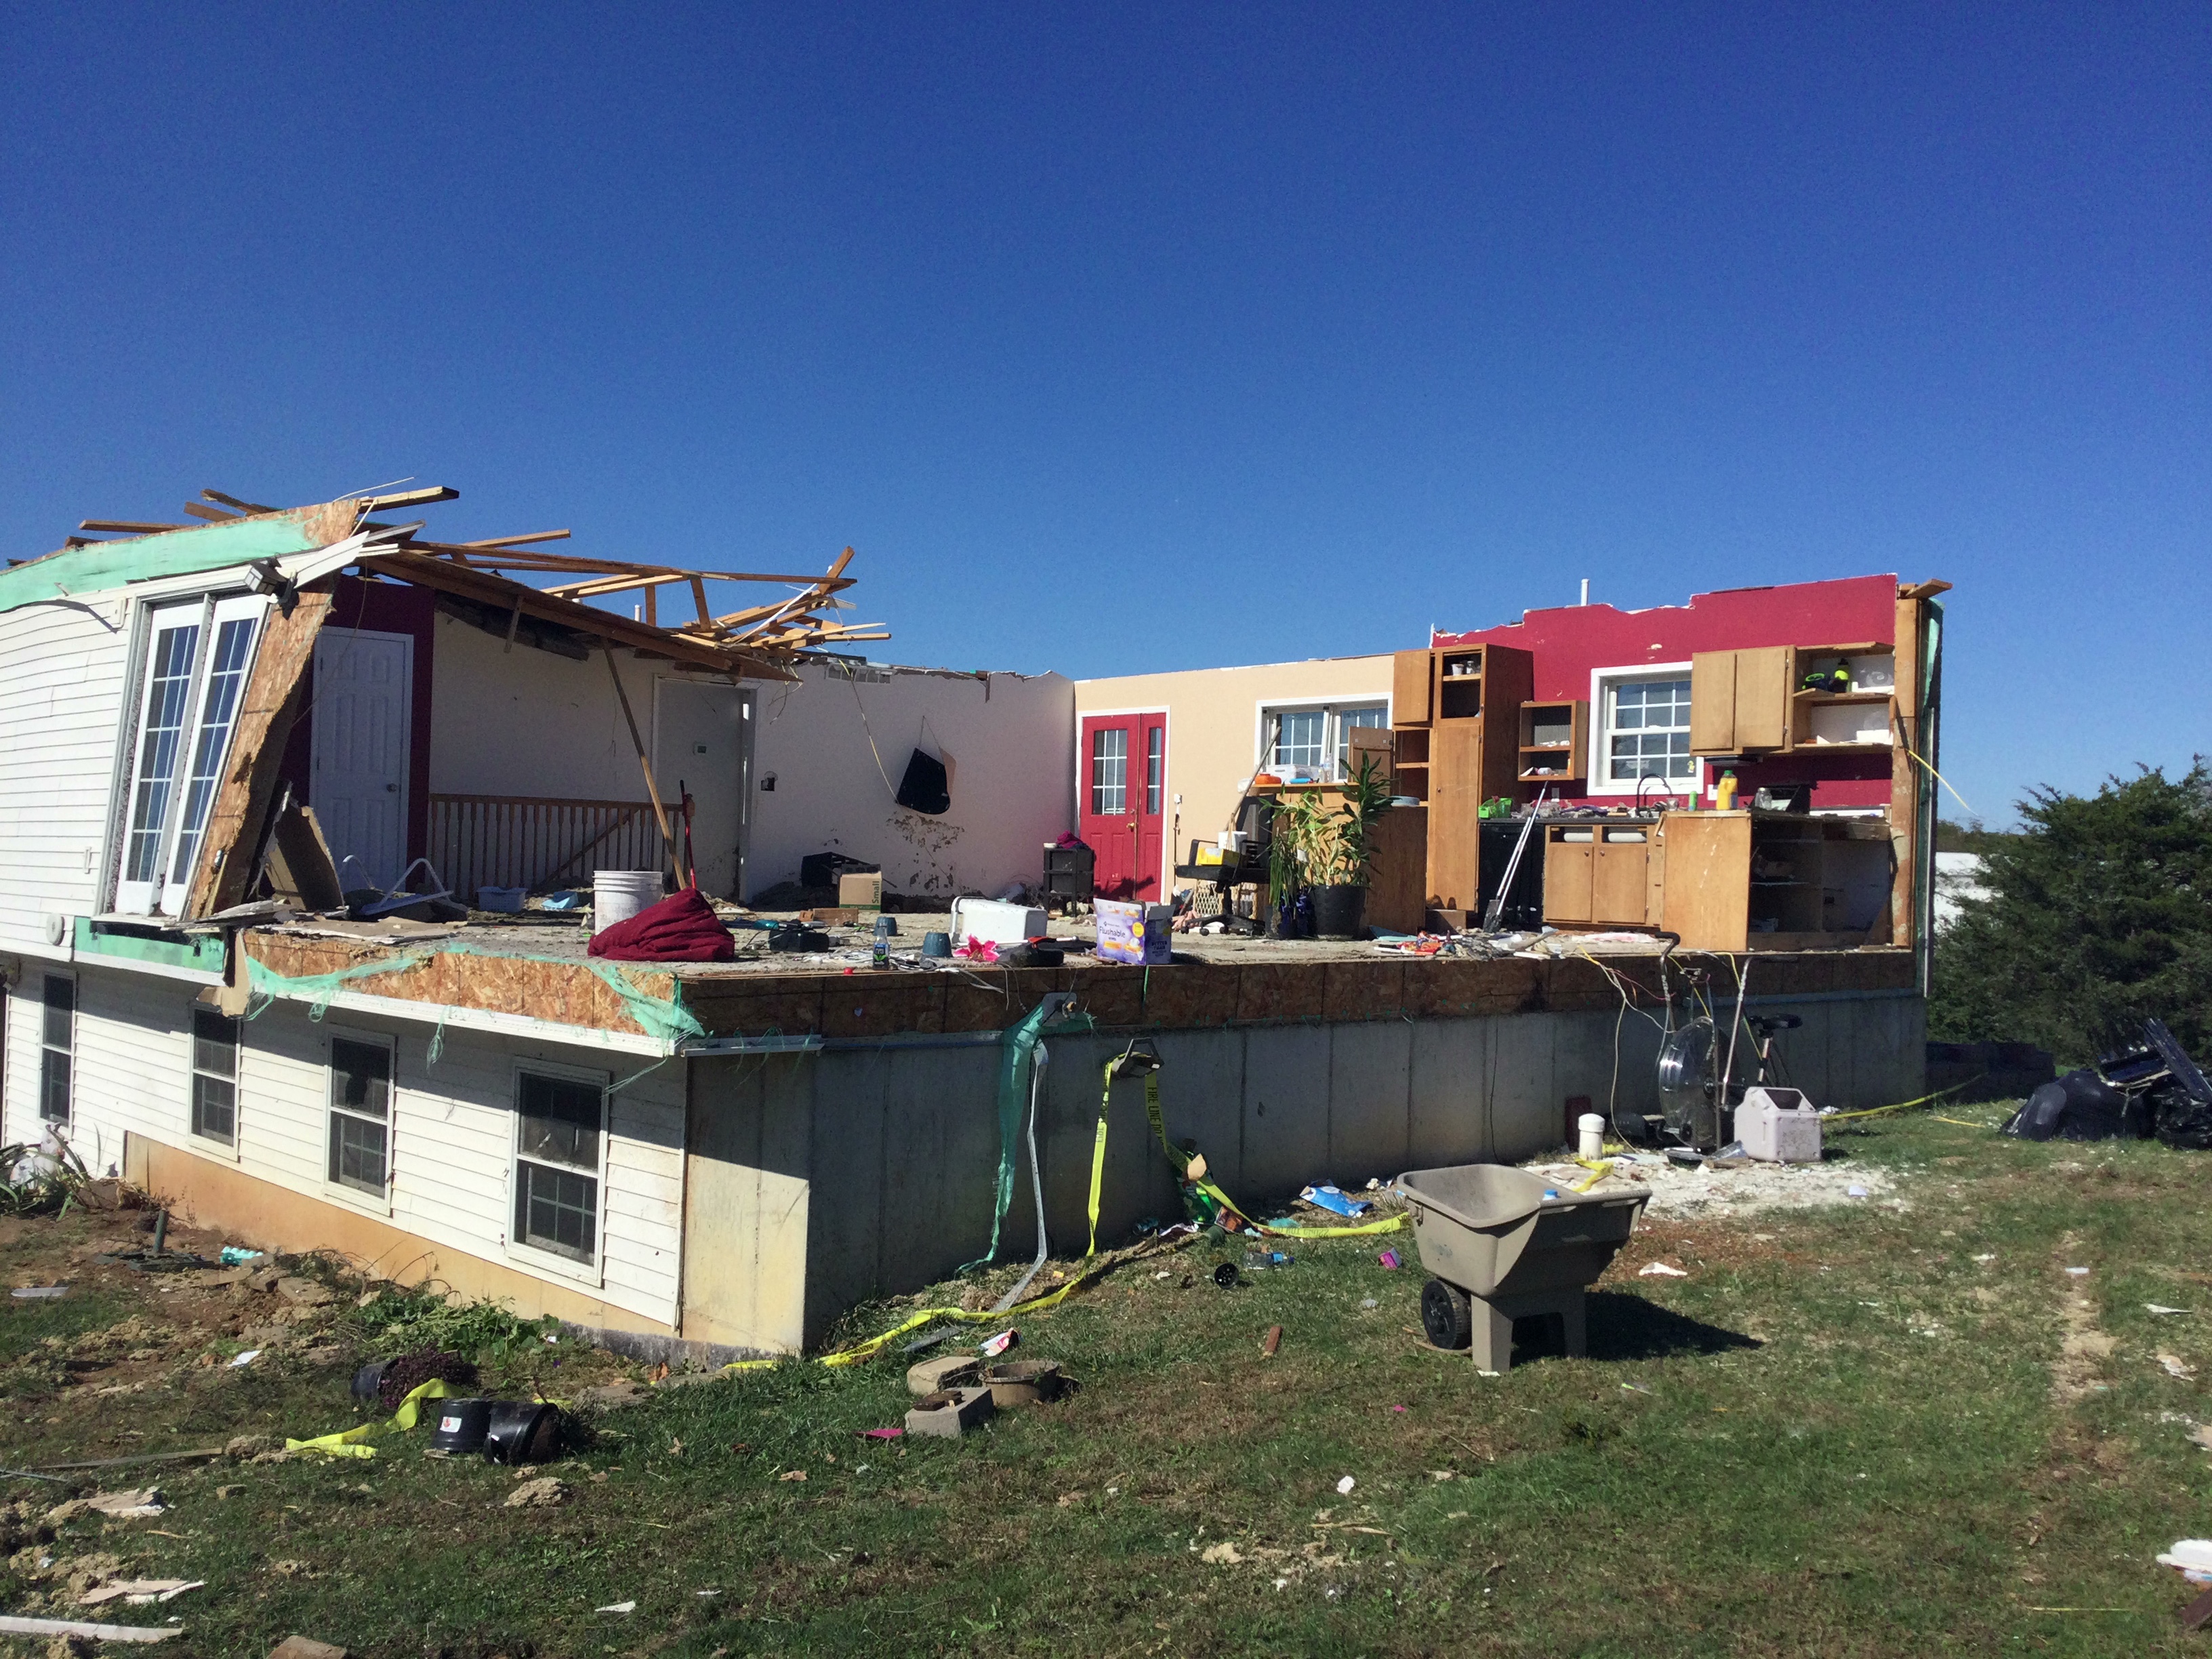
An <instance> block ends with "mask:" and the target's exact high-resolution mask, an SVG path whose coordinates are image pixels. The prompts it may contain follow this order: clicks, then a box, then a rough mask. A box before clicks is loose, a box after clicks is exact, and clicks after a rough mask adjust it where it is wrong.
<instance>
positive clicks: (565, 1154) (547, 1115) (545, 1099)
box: [514, 1071, 607, 1262]
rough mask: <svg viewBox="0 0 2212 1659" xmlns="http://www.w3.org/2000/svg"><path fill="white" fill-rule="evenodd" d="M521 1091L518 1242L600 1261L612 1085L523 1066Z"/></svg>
mask: <svg viewBox="0 0 2212 1659" xmlns="http://www.w3.org/2000/svg"><path fill="white" fill-rule="evenodd" d="M516 1094H517V1100H516V1103H515V1108H516V1109H515V1115H516V1119H517V1127H516V1141H515V1159H514V1237H515V1242H516V1243H521V1244H527V1245H529V1246H530V1247H531V1248H532V1249H539V1250H550V1251H551V1252H552V1253H553V1254H554V1255H565V1256H567V1257H568V1258H569V1260H571V1261H582V1262H592V1261H597V1260H598V1259H599V1158H600V1153H601V1149H602V1148H603V1146H605V1140H606V1136H605V1115H606V1100H607V1091H606V1086H605V1084H603V1083H599V1082H586V1081H585V1080H583V1079H579V1078H574V1077H556V1076H552V1075H550V1074H548V1073H543V1072H532V1071H525V1072H522V1073H520V1074H519V1075H518V1077H517V1079H516Z"/></svg>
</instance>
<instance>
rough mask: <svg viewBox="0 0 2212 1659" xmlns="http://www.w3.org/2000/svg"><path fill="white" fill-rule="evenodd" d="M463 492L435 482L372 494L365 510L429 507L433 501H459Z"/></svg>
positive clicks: (379, 510) (364, 506)
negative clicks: (393, 492) (426, 487)
mask: <svg viewBox="0 0 2212 1659" xmlns="http://www.w3.org/2000/svg"><path fill="white" fill-rule="evenodd" d="M460 499H461V492H460V491H459V490H458V489H447V488H446V487H445V486H444V485H442V484H435V485H433V486H431V487H430V488H429V489H402V490H399V491H398V492H397V493H395V494H393V495H371V496H370V497H369V498H368V500H367V501H363V502H362V507H363V509H364V510H366V511H368V512H370V513H383V512H386V511H388V510H389V509H391V508H392V507H428V506H429V505H430V503H431V502H433V501H459V500H460Z"/></svg>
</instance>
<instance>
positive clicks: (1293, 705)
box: [1252, 694, 1390, 783]
mask: <svg viewBox="0 0 2212 1659" xmlns="http://www.w3.org/2000/svg"><path fill="white" fill-rule="evenodd" d="M1257 708H1258V720H1257V722H1256V724H1255V730H1254V735H1253V743H1252V753H1253V762H1254V764H1255V766H1256V767H1257V768H1258V769H1261V771H1273V770H1274V769H1275V766H1274V743H1273V727H1274V724H1275V721H1276V720H1278V719H1279V718H1280V717H1281V716H1282V715H1285V714H1319V715H1320V716H1321V717H1322V727H1321V752H1322V763H1321V766H1320V768H1319V771H1320V773H1321V781H1322V782H1323V783H1341V782H1342V781H1344V763H1343V759H1342V757H1343V755H1344V746H1345V743H1346V738H1345V733H1346V731H1348V730H1349V729H1350V728H1349V727H1348V726H1346V722H1345V719H1344V717H1345V716H1346V714H1355V713H1360V712H1364V711H1365V710H1367V709H1370V708H1372V709H1377V710H1380V711H1381V713H1382V715H1383V723H1382V727H1381V729H1382V730H1383V731H1385V732H1387V731H1389V729H1390V699H1389V697H1388V696H1383V695H1379V694H1377V695H1370V696H1344V697H1329V698H1326V699H1316V698H1313V697H1284V698H1278V699H1267V698H1263V699H1261V702H1259V704H1258V705H1257Z"/></svg>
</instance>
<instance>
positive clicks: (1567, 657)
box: [1431, 575, 1897, 806]
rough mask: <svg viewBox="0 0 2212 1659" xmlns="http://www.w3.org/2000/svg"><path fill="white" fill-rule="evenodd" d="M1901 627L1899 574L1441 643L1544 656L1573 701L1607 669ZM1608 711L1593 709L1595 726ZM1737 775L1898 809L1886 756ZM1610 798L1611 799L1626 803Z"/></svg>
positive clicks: (1788, 762) (1582, 610)
mask: <svg viewBox="0 0 2212 1659" xmlns="http://www.w3.org/2000/svg"><path fill="white" fill-rule="evenodd" d="M1896 630H1897V578H1896V577H1895V576H1893V575H1891V576H1849V577H1845V578H1844V579H1843V580H1839V581H1826V582H1791V583H1788V584H1786V585H1784V586H1778V587H1735V588H1729V589H1726V590H1724V591H1723V592H1717V593H1695V594H1692V596H1691V598H1690V602H1689V603H1688V604H1687V605H1656V606H1654V607H1653V608H1652V609H1650V610H1649V611H1618V610H1615V609H1614V608H1613V606H1612V605H1563V606H1560V607H1558V608H1557V609H1554V610H1549V611H1528V612H1526V613H1524V614H1523V616H1522V620H1521V621H1519V622H1517V623H1505V624H1504V625H1503V626H1501V627H1498V628H1484V629H1474V630H1472V631H1470V632H1468V633H1464V634H1447V633H1441V632H1440V633H1438V634H1437V635H1435V637H1434V639H1433V640H1432V641H1431V643H1433V644H1436V645H1441V646H1452V645H1504V646H1511V647H1516V649H1519V650H1522V651H1526V652H1528V653H1530V655H1531V657H1532V658H1533V659H1534V664H1535V680H1536V690H1535V695H1536V696H1537V697H1538V698H1540V699H1546V700H1550V699H1558V700H1562V701H1564V700H1565V699H1567V698H1570V697H1587V696H1589V694H1590V676H1591V674H1592V673H1594V672H1595V671H1598V670H1600V669H1623V668H1630V669H1632V668H1639V667H1641V666H1643V665H1644V664H1646V663H1661V662H1687V661H1688V660H1689V659H1690V658H1691V657H1692V654H1694V653H1697V652H1699V651H1729V650H1738V649H1742V648H1746V647H1753V646H1762V645H1808V646H1822V645H1857V644H1869V643H1882V644H1887V643H1889V642H1890V641H1892V640H1893V638H1894V636H1895V634H1896ZM1598 714H1599V711H1598V710H1597V709H1595V708H1593V709H1591V711H1590V719H1591V722H1592V725H1593V726H1595V723H1596V720H1597V719H1598ZM1735 775H1736V781H1737V782H1738V783H1739V784H1740V785H1741V787H1742V789H1743V792H1744V793H1745V794H1746V795H1748V794H1749V793H1751V792H1752V791H1753V789H1755V788H1757V787H1759V785H1761V784H1766V785H1769V786H1772V785H1777V784H1795V783H1809V784H1811V785H1812V786H1813V803H1812V804H1813V805H1815V806H1886V805H1888V804H1889V790H1890V765H1889V761H1888V759H1887V757H1883V756H1881V755H1826V756H1824V755H1809V754H1798V755H1782V756H1778V757H1775V758H1774V759H1772V760H1767V761H1758V762H1752V763H1747V764H1745V765H1742V766H1740V767H1737V768H1735ZM1710 782H1711V780H1710V779H1709V780H1708V784H1710ZM1529 787H1530V788H1531V789H1533V788H1534V786H1533V785H1531V786H1529ZM1600 799H1603V800H1605V801H1607V802H1611V801H1613V800H1617V799H1618V797H1613V796H1607V797H1601V798H1600Z"/></svg>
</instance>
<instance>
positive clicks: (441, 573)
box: [360, 549, 796, 680]
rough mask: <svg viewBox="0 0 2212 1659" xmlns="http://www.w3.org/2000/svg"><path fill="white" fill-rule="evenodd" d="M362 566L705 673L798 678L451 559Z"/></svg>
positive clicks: (769, 663) (389, 556)
mask: <svg viewBox="0 0 2212 1659" xmlns="http://www.w3.org/2000/svg"><path fill="white" fill-rule="evenodd" d="M360 563H361V568H362V569H363V570H365V571H367V570H374V571H377V572H380V573H381V574H384V575H387V576H390V577H392V578H393V579H394V580H398V581H404V582H412V583H414V584H415V585H416V586H419V587H428V588H432V589H434V590H435V591H437V592H441V593H451V594H453V595H455V596H456V597H458V598H460V599H471V600H473V601H475V602H476V603H477V605H482V606H483V607H484V608H485V609H487V610H489V611H496V612H507V611H516V610H519V611H522V612H523V614H525V615H526V616H530V617H537V618H538V619H539V620H541V621H544V622H552V623H560V624H561V625H562V627H564V628H567V629H572V630H573V631H574V632H576V633H578V634H583V635H597V636H599V637H602V638H605V639H610V640H612V641H615V642H616V643H617V644H618V645H623V646H627V647H629V648H631V649H632V650H635V651H641V652H647V653H652V654H653V655H655V656H662V657H667V658H670V659H673V660H675V661H678V662H690V663H696V664H698V665H701V666H702V667H706V668H712V669H716V670H720V671H729V672H737V673H741V674H744V675H745V676H746V677H747V678H752V679H764V680H789V679H792V678H796V677H795V676H794V675H793V673H792V672H791V671H790V670H789V669H787V668H785V667H784V666H782V665H781V664H780V663H779V662H777V661H776V660H775V658H774V657H773V656H772V655H769V656H763V655H761V654H759V653H753V652H747V651H743V650H738V649H736V648H733V647H730V646H726V645H723V644H720V643H719V642H714V641H705V640H701V639H698V638H696V637H694V636H692V635H684V634H676V633H671V632H670V631H669V630H668V629H664V628H649V627H647V625H646V624H645V623H641V622H634V621H632V620H631V619H630V618H629V617H623V616H620V615H618V614H617V613H616V612H614V611H602V610H599V609H598V608H597V607H595V606H592V605H579V604H578V603H577V602H576V601H574V599H562V598H561V597H559V596H558V595H556V594H551V593H547V592H544V591H543V590H542V589H539V588H535V587H532V586H529V585H527V584H526V583H524V582H518V581H510V580H507V578H506V577H504V576H498V575H494V574H492V573H491V572H489V571H488V570H479V569H477V568H475V567H474V566H471V565H465V564H459V563H457V562H454V561H453V560H451V559H441V558H437V557H435V556H432V555H429V554H427V553H421V552H416V551H414V550H409V549H400V550H395V551H393V552H390V553H374V554H367V555H364V556H362V559H361V561H360Z"/></svg>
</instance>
